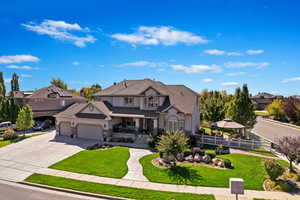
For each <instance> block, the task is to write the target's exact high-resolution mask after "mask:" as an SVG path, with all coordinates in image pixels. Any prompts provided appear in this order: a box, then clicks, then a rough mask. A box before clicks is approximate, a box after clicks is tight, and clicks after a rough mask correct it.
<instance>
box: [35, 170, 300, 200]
mask: <svg viewBox="0 0 300 200" xmlns="http://www.w3.org/2000/svg"><path fill="white" fill-rule="evenodd" d="M36 173H39V174H44V175H50V176H58V177H64V178H70V179H75V180H82V181H88V182H94V183H103V184H111V185H117V186H125V187H134V188H141V189H149V190H159V191H166V192H185V193H193V194H212V195H215V197H216V200H231V199H235V196H234V195H231V194H230V191H229V189H228V188H217V187H201V186H186V185H174V184H162V183H152V182H147V181H137V180H126V179H115V178H106V177H99V176H92V175H86V174H79V173H73V172H67V171H61V170H55V169H48V168H44V169H40V170H37V171H36ZM253 198H263V199H272V200H273V199H278V200H299V199H300V194H297V195H292V194H288V193H284V192H266V191H255V190H245V195H240V199H241V200H242V199H243V200H252V199H253Z"/></svg>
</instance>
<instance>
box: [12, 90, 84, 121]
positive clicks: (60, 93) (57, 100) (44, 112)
mask: <svg viewBox="0 0 300 200" xmlns="http://www.w3.org/2000/svg"><path fill="white" fill-rule="evenodd" d="M13 99H14V101H15V103H17V104H19V105H20V106H24V105H26V104H28V105H30V106H31V107H32V111H33V116H34V118H39V117H52V116H53V115H55V114H57V113H59V112H61V111H64V110H65V109H66V108H68V107H69V106H71V105H73V104H74V103H84V102H86V100H85V99H84V97H81V96H77V95H74V94H72V93H69V92H67V91H64V90H63V89H61V88H58V87H56V86H49V87H45V88H41V89H39V90H36V91H15V92H14V93H13Z"/></svg>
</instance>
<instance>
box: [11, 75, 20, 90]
mask: <svg viewBox="0 0 300 200" xmlns="http://www.w3.org/2000/svg"><path fill="white" fill-rule="evenodd" d="M10 83H11V93H13V92H14V91H19V90H20V86H19V76H18V75H17V74H16V73H13V75H12V79H11V81H10Z"/></svg>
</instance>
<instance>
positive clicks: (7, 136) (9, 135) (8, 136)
mask: <svg viewBox="0 0 300 200" xmlns="http://www.w3.org/2000/svg"><path fill="white" fill-rule="evenodd" d="M16 138H18V134H17V133H16V132H15V131H14V130H13V129H6V130H5V132H4V134H3V140H13V139H16Z"/></svg>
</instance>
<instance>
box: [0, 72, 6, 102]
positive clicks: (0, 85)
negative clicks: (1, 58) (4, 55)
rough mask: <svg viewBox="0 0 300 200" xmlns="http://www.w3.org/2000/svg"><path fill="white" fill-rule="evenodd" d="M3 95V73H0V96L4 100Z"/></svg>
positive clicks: (4, 92)
mask: <svg viewBox="0 0 300 200" xmlns="http://www.w3.org/2000/svg"><path fill="white" fill-rule="evenodd" d="M5 94H6V90H5V82H4V77H3V72H0V96H2V97H4V98H5Z"/></svg>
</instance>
